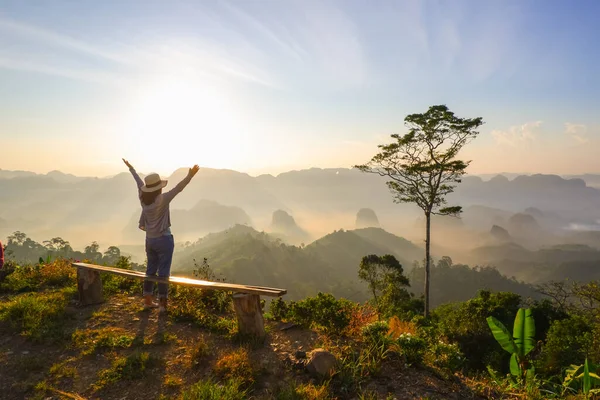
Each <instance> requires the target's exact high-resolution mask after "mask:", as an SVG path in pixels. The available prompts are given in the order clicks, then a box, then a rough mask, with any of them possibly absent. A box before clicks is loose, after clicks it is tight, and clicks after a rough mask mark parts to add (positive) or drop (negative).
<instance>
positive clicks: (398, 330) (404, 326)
mask: <svg viewBox="0 0 600 400" xmlns="http://www.w3.org/2000/svg"><path fill="white" fill-rule="evenodd" d="M389 327H390V329H389V331H388V335H390V336H391V337H393V338H394V339H398V337H400V335H402V334H406V333H410V334H411V335H413V336H414V335H416V334H417V326H416V324H415V323H414V322H412V321H402V320H400V318H398V317H392V318H390V322H389Z"/></svg>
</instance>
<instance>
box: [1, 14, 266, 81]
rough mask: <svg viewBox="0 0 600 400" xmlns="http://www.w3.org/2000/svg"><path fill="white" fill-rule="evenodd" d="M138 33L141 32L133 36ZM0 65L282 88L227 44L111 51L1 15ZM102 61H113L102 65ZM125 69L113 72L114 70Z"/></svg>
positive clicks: (79, 75)
mask: <svg viewBox="0 0 600 400" xmlns="http://www.w3.org/2000/svg"><path fill="white" fill-rule="evenodd" d="M132 36H135V35H132ZM0 38H1V39H0V45H1V44H2V42H3V41H4V40H6V41H7V43H18V44H19V45H18V46H14V45H13V46H4V48H2V47H1V46H0V49H2V53H0V69H1V68H4V69H12V70H19V71H28V72H35V73H41V74H46V75H51V76H60V77H64V78H69V79H75V80H79V81H85V82H93V83H100V84H104V83H116V84H117V85H121V84H124V83H126V82H127V81H128V80H129V79H128V77H130V78H134V77H136V76H141V75H143V74H145V73H149V74H172V73H178V72H181V71H182V70H188V71H189V70H193V71H194V72H195V73H196V74H197V75H203V76H204V77H205V78H209V79H225V80H228V79H229V80H231V79H233V80H236V81H245V82H250V83H256V84H260V85H265V86H270V87H276V85H275V84H274V83H273V82H272V81H271V80H270V79H269V77H268V76H267V75H268V73H267V72H266V71H265V70H264V69H261V68H259V67H256V66H255V65H254V63H252V62H251V60H247V59H243V58H238V57H235V55H231V54H230V52H228V51H226V49H223V46H211V45H210V43H209V42H208V41H207V40H205V39H204V38H202V39H197V40H190V39H187V40H176V39H175V38H170V39H169V40H170V41H169V42H168V43H166V45H161V44H160V43H157V42H154V43H145V44H143V43H142V44H137V45H134V44H133V43H129V44H126V43H119V48H121V49H122V50H123V51H121V52H120V53H119V52H114V51H107V50H105V49H103V48H100V47H98V46H96V45H95V44H92V43H88V42H86V41H83V40H79V39H75V38H72V37H70V36H67V35H64V34H61V33H58V32H55V31H52V30H49V29H44V28H40V27H37V26H34V25H29V24H25V23H22V22H18V21H13V20H9V19H6V18H1V17H0ZM81 55H84V56H91V57H92V60H88V62H87V64H88V65H89V66H88V67H82V63H81V57H78V56H81ZM98 61H104V62H106V61H108V62H109V63H112V64H113V65H112V66H107V65H106V63H104V64H98ZM113 70H114V71H117V70H118V71H119V72H118V73H117V72H111V71H113Z"/></svg>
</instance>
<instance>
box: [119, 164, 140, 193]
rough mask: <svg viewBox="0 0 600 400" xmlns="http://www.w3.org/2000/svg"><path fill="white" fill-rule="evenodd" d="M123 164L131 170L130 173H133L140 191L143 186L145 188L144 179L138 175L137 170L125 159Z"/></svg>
mask: <svg viewBox="0 0 600 400" xmlns="http://www.w3.org/2000/svg"><path fill="white" fill-rule="evenodd" d="M123 162H124V163H125V165H127V167H128V168H129V172H131V175H133V179H135V183H136V184H137V187H138V190H139V189H140V188H141V187H142V186H144V182H143V181H142V178H140V176H139V175H138V173H137V172H136V171H135V168H133V165H131V164H129V162H128V161H127V160H126V159H124V158H123Z"/></svg>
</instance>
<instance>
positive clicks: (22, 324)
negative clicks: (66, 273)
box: [0, 288, 75, 342]
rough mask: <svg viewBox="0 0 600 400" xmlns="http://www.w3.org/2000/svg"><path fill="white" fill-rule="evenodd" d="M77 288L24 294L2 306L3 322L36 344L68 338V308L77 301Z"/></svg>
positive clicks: (0, 307)
mask: <svg viewBox="0 0 600 400" xmlns="http://www.w3.org/2000/svg"><path fill="white" fill-rule="evenodd" d="M74 293H75V290H74V288H67V289H63V290H60V291H53V292H44V293H24V294H20V295H16V296H14V297H12V298H10V300H8V301H6V302H3V303H0V321H4V322H6V323H7V325H8V326H10V327H11V328H12V329H13V330H14V331H15V332H16V333H18V334H20V335H23V336H25V337H27V338H30V339H32V340H34V341H36V342H44V341H46V342H47V341H50V342H52V341H56V340H61V339H64V338H66V336H67V326H66V321H67V319H68V318H69V316H70V314H69V313H68V312H67V310H66V307H67V304H68V303H69V300H71V299H72V298H73V295H74Z"/></svg>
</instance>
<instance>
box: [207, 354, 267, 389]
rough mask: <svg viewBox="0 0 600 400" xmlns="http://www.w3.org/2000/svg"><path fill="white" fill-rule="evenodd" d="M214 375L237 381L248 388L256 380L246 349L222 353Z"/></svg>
mask: <svg viewBox="0 0 600 400" xmlns="http://www.w3.org/2000/svg"><path fill="white" fill-rule="evenodd" d="M213 370H214V372H215V374H216V375H217V376H218V377H219V378H221V379H225V380H230V379H237V380H239V381H240V382H241V383H242V384H243V385H244V386H245V387H250V386H252V385H253V384H254V382H255V379H256V375H257V373H256V370H255V369H254V366H253V363H252V360H251V359H250V356H249V354H248V349H247V348H244V347H240V348H238V349H237V350H234V351H232V352H230V353H223V354H222V355H221V356H220V357H219V359H218V360H217V362H216V364H215V366H214V368H213Z"/></svg>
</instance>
